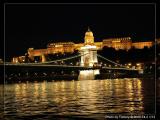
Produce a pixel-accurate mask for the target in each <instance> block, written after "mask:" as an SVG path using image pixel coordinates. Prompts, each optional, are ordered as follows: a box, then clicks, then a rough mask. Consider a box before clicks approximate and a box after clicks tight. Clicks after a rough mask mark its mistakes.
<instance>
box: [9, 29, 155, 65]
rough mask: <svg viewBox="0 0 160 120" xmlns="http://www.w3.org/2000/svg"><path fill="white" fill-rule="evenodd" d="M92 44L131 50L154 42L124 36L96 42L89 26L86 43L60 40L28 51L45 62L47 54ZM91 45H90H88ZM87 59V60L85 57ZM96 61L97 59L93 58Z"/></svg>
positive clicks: (95, 47)
mask: <svg viewBox="0 0 160 120" xmlns="http://www.w3.org/2000/svg"><path fill="white" fill-rule="evenodd" d="M86 45H90V47H91V46H92V47H93V46H94V49H96V50H101V49H102V48H103V47H111V48H114V49H115V50H120V49H122V50H129V49H131V48H132V47H134V48H136V49H143V48H144V47H148V48H150V47H152V46H153V42H151V41H147V42H146V41H145V42H132V40H131V38H130V37H122V38H108V39H103V40H102V42H94V36H93V32H92V31H91V30H90V29H89V28H88V30H87V32H86V33H85V37H84V43H78V44H75V43H73V42H58V43H49V44H48V45H47V48H46V49H34V48H29V49H28V51H27V53H28V55H29V58H30V59H34V57H36V56H40V57H41V58H42V62H45V55H47V54H55V53H65V52H69V53H73V52H74V50H78V51H81V52H82V49H85V48H84V46H86ZM88 47H89V46H88ZM24 59H25V58H24V56H20V57H14V58H13V60H12V62H13V63H17V62H23V61H24ZM85 60H87V59H86V58H85ZM92 61H96V60H92ZM88 64H89V63H88Z"/></svg>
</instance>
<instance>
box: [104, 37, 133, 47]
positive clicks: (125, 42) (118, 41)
mask: <svg viewBox="0 0 160 120" xmlns="http://www.w3.org/2000/svg"><path fill="white" fill-rule="evenodd" d="M102 46H103V47H104V46H106V47H112V48H114V49H116V50H119V49H123V50H129V49H130V48H131V46H132V40H131V38H130V37H123V38H109V39H104V40H103V45H102Z"/></svg>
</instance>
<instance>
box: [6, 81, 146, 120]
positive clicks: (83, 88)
mask: <svg viewBox="0 0 160 120" xmlns="http://www.w3.org/2000/svg"><path fill="white" fill-rule="evenodd" d="M5 91H6V92H5V94H6V95H5V100H6V101H5V106H6V108H5V110H6V112H5V114H6V115H9V114H14V115H15V116H16V117H17V116H32V115H46V116H48V117H49V116H54V115H61V116H65V115H69V116H71V115H77V116H80V115H81V116H82V115H83V116H85V115H86V116H92V117H93V116H94V117H95V116H97V117H98V118H104V116H105V115H106V114H109V113H120V114H121V113H126V114H131V113H132V114H136V113H138V114H143V113H144V96H143V93H142V91H143V88H142V81H141V80H140V79H110V80H109V79H108V80H82V81H59V82H42V83H26V84H25V83H19V84H12V85H6V87H5Z"/></svg>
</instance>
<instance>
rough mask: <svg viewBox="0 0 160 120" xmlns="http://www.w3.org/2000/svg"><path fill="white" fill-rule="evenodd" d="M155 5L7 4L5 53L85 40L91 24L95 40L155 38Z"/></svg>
mask: <svg viewBox="0 0 160 120" xmlns="http://www.w3.org/2000/svg"><path fill="white" fill-rule="evenodd" d="M154 7H155V6H154V4H99V5H98V4H71V5H70V4H6V9H5V23H6V27H5V29H6V31H5V32H6V39H5V43H6V46H5V47H6V50H5V56H6V58H7V60H8V59H11V58H12V57H13V56H19V55H24V54H25V53H26V52H27V49H28V48H29V47H34V48H35V49H37V48H46V46H47V44H48V43H50V42H63V41H64V42H67V41H72V42H75V43H79V42H84V33H85V32H86V30H87V27H88V26H90V28H91V30H92V31H93V33H94V36H95V41H102V39H104V38H111V37H128V36H130V37H132V40H133V41H142V40H154V37H155V8H154Z"/></svg>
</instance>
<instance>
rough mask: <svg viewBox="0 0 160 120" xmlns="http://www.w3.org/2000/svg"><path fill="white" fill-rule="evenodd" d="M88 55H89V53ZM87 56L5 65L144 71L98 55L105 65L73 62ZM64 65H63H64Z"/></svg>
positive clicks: (8, 63) (7, 63)
mask: <svg viewBox="0 0 160 120" xmlns="http://www.w3.org/2000/svg"><path fill="white" fill-rule="evenodd" d="M87 54H88V53H87ZM87 54H83V55H81V54H79V55H75V56H71V57H67V58H62V59H56V60H52V61H46V62H39V63H16V64H15V63H11V62H6V63H5V64H4V65H5V66H17V67H51V68H54V67H55V68H61V69H64V68H69V69H70V68H73V69H79V70H85V69H86V70H88V69H107V70H127V71H142V70H143V69H139V68H134V67H128V66H124V65H122V64H120V63H117V62H114V61H112V60H110V59H107V58H105V57H103V56H101V55H99V54H97V57H98V58H100V59H102V60H103V61H104V62H103V64H100V63H99V64H98V63H97V64H95V65H93V66H81V65H80V62H79V63H78V64H73V63H72V60H74V59H76V58H81V57H82V56H84V55H87ZM65 61H71V62H69V63H68V64H67V63H65V64H64V62H65ZM62 63H63V64H62ZM106 64H108V65H109V64H112V66H111V65H110V66H106Z"/></svg>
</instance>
